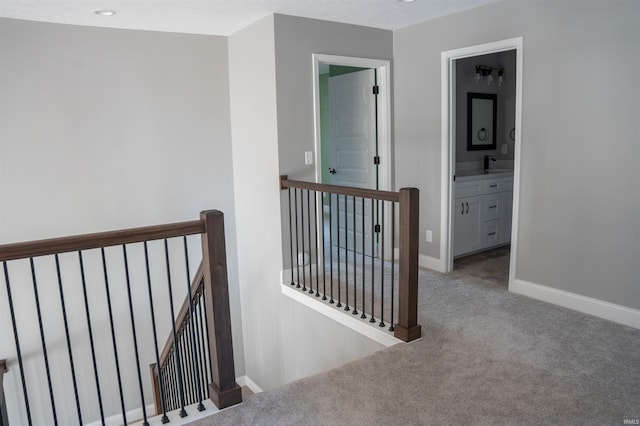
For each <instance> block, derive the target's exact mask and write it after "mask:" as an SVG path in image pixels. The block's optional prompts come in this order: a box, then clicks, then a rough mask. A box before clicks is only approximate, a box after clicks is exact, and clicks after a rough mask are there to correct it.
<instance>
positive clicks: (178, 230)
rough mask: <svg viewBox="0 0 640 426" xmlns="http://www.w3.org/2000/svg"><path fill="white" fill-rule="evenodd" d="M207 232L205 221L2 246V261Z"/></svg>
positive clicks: (0, 254)
mask: <svg viewBox="0 0 640 426" xmlns="http://www.w3.org/2000/svg"><path fill="white" fill-rule="evenodd" d="M204 232H205V227H204V221H203V220H193V221H189V222H179V223H171V224H166V225H157V226H146V227H142V228H131V229H121V230H118V231H110V232H98V233H95V234H85V235H76V236H72V237H62V238H51V239H47V240H39V241H29V242H24V243H13V244H4V245H0V262H3V261H7V260H16V259H25V258H29V257H36V256H46V255H52V254H58V253H67V252H72V251H78V250H88V249H94V248H100V247H109V246H117V245H121V244H131V243H139V242H143V241H152V240H159V239H164V238H174V237H182V236H185V235H193V234H202V233H204Z"/></svg>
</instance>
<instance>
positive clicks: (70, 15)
mask: <svg viewBox="0 0 640 426" xmlns="http://www.w3.org/2000/svg"><path fill="white" fill-rule="evenodd" d="M496 1H500V0H416V1H415V2H413V3H402V2H400V1H399V0H0V16H2V17H6V18H17V19H27V20H33V21H46V22H56V23H64V24H76V25H90V26H98V27H113V28H129V29H141V30H153V31H168V32H180V33H193V34H212V35H230V34H233V33H234V32H236V31H238V30H240V29H242V28H244V27H246V26H248V25H250V24H252V23H253V22H255V21H257V20H259V19H261V18H263V17H265V16H267V15H269V14H272V13H282V14H285V15H295V16H303V17H309V18H316V19H324V20H329V21H336V22H344V23H348V24H356V25H365V26H369V27H376V28H383V29H388V30H395V29H399V28H402V27H406V26H409V25H413V24H417V23H419V22H424V21H427V20H430V19H434V18H438V17H440V16H444V15H449V14H452V13H456V12H461V11H463V10H467V9H472V8H474V7H479V6H482V5H485V4H488V3H494V2H496ZM99 9H113V10H115V11H116V12H117V14H116V15H114V16H97V15H95V14H94V11H95V10H99Z"/></svg>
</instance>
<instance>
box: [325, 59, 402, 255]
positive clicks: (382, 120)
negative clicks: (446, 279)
mask: <svg viewBox="0 0 640 426" xmlns="http://www.w3.org/2000/svg"><path fill="white" fill-rule="evenodd" d="M312 61H313V67H312V69H313V114H314V120H313V127H314V137H315V141H314V142H315V143H314V149H315V153H314V154H315V158H316V162H315V163H316V170H315V174H316V176H315V179H316V182H318V183H322V167H323V165H322V154H321V153H322V139H321V135H320V132H321V123H320V79H319V76H320V64H330V65H341V66H348V67H359V68H372V69H375V70H376V71H377V80H378V87H379V94H378V129H377V131H378V155H379V156H380V159H381V160H380V165H379V166H378V190H381V191H393V175H392V167H393V166H392V164H393V158H392V156H391V61H387V60H382V59H370V58H359V57H353V56H337V55H325V54H321V53H314V54H313V55H312ZM371 161H373V158H372V159H371ZM319 206H322V203H319ZM320 208H322V207H320ZM390 216H391V215H386V216H385V220H384V223H383V224H382V226H383V229H390V226H392V224H391V218H390ZM322 220H323V218H322V214H321V212H319V214H318V223H317V224H316V226H323V224H322ZM392 244H393V242H392V241H390V239H389V238H386V239H385V247H384V250H385V257H386V259H385V260H391V259H393V258H394V253H393V252H392V250H391V247H392ZM323 262H324V260H323Z"/></svg>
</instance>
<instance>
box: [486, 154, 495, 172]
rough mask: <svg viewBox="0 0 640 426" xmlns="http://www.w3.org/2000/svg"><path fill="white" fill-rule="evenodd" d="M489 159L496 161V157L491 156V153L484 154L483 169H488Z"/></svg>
mask: <svg viewBox="0 0 640 426" xmlns="http://www.w3.org/2000/svg"><path fill="white" fill-rule="evenodd" d="M489 160H491V161H496V159H495V158H493V155H485V156H484V162H483V165H484V170H489Z"/></svg>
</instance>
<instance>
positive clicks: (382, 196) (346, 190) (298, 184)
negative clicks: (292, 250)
mask: <svg viewBox="0 0 640 426" xmlns="http://www.w3.org/2000/svg"><path fill="white" fill-rule="evenodd" d="M287 188H298V189H307V190H310V191H318V192H320V191H323V192H331V193H333V194H340V195H348V196H353V197H362V198H371V199H374V200H381V201H393V202H394V203H397V202H399V201H400V193H398V192H391V191H376V190H374V189H365V188H356V187H353V186H339V185H329V184H325V183H316V182H303V181H300V180H289V179H287V175H282V176H280V189H287Z"/></svg>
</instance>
